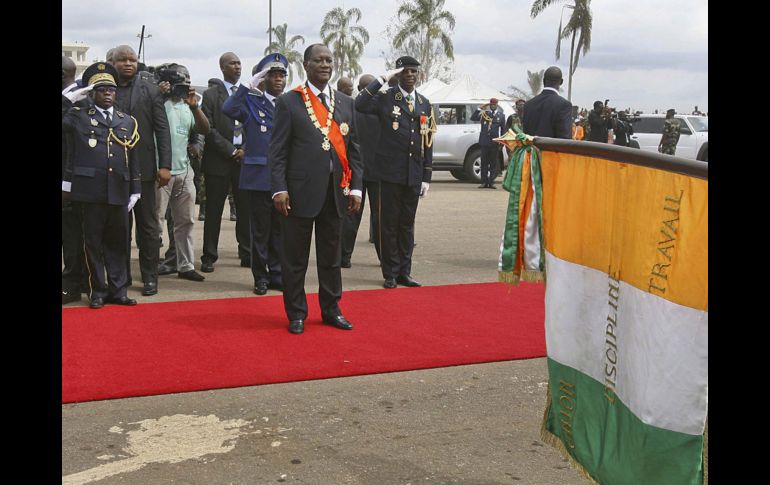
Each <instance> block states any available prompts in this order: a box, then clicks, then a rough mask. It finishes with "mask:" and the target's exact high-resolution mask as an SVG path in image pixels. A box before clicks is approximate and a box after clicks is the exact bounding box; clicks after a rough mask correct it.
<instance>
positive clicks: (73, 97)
mask: <svg viewBox="0 0 770 485" xmlns="http://www.w3.org/2000/svg"><path fill="white" fill-rule="evenodd" d="M92 89H94V85H93V84H91V85H89V86H86V87H84V88H80V89H76V90H74V91H70V92H69V93H66V94H64V97H66V98H67V99H69V100H70V101H71V102H72V104H75V103H77V102H78V101H80V100H82V99H86V96H88V92H89V91H91V90H92Z"/></svg>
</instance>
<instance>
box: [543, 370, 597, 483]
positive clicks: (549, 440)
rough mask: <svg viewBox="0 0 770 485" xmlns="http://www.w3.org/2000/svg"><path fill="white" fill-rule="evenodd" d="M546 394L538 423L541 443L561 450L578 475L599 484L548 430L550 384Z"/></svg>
mask: <svg viewBox="0 0 770 485" xmlns="http://www.w3.org/2000/svg"><path fill="white" fill-rule="evenodd" d="M546 389H547V394H546V404H545V412H544V413H543V422H542V423H540V439H541V440H543V443H545V444H547V445H551V446H552V447H554V448H556V449H557V450H558V451H559V452H561V454H562V456H564V458H566V459H567V461H569V464H570V465H572V468H574V469H575V470H576V471H577V472H578V474H580V476H582V477H583V478H585V479H586V480H588V481H589V482H591V483H592V484H593V485H600V483H599V482H597V481H596V480H594V478H593V477H592V476H591V475H590V474H589V473H588V470H586V469H585V467H584V466H583V465H581V464H580V463H578V461H577V460H575V458H573V456H572V455H571V454H570V453H569V451H567V447H566V446H564V443H563V442H562V441H561V439H560V438H559V437H558V436H556V435H555V434H553V433H551V432H550V431H549V430H548V414H549V413H550V412H551V386H550V384H549V385H548V386H546Z"/></svg>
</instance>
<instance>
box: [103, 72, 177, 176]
mask: <svg viewBox="0 0 770 485" xmlns="http://www.w3.org/2000/svg"><path fill="white" fill-rule="evenodd" d="M118 93H121V89H120V88H118ZM119 101H120V102H119V103H117V106H116V107H117V108H118V109H120V110H121V111H124V112H125V113H127V114H130V115H131V116H133V117H134V118H135V119H136V122H137V124H138V125H139V136H140V138H139V143H137V145H136V147H134V151H135V152H136V157H137V159H138V160H139V170H140V171H141V174H142V181H144V182H149V181H151V180H155V174H156V172H157V169H158V168H168V169H169V170H170V169H171V133H170V132H169V128H168V118H167V117H166V108H165V107H164V106H163V102H164V101H163V95H162V94H161V92H160V89H159V88H158V86H156V85H154V84H152V83H150V82H148V81H145V80H144V79H140V78H139V77H138V76H137V77H135V78H134V79H133V80H132V81H131V90H130V93H129V99H128V100H125V99H123V98H122V95H121V99H120V100H119ZM156 154H157V162H156Z"/></svg>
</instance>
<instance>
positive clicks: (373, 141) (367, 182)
mask: <svg viewBox="0 0 770 485" xmlns="http://www.w3.org/2000/svg"><path fill="white" fill-rule="evenodd" d="M372 81H374V76H372V75H371V74H364V75H363V76H361V79H359V80H358V91H359V92H361V91H363V90H364V88H366V86H368V85H369V84H370V83H371V82H372ZM338 85H339V84H338ZM355 116H356V130H357V136H358V144H359V147H360V150H361V161H362V162H363V164H364V190H363V192H362V194H361V210H359V211H358V212H355V213H353V214H347V215H345V218H344V219H343V221H342V262H341V266H342V267H343V268H350V266H351V263H350V258H351V257H352V256H353V249H354V248H355V245H356V236H357V235H358V227H359V226H360V225H361V215H362V214H363V212H364V204H365V203H366V194H367V192H368V193H369V212H370V217H369V224H370V227H371V228H373V232H372V233H371V234H372V238H373V239H374V249H375V250H376V251H377V259H380V232H379V225H380V218H379V207H380V206H379V198H380V191H379V186H380V177H379V175H378V173H379V170H378V169H377V158H376V157H375V153H376V152H377V143H378V142H379V140H380V119H379V118H378V117H377V115H375V114H367V113H360V112H358V111H356V114H355Z"/></svg>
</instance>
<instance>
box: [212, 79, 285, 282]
mask: <svg viewBox="0 0 770 485" xmlns="http://www.w3.org/2000/svg"><path fill="white" fill-rule="evenodd" d="M273 110H274V107H273V103H272V102H271V101H270V100H269V99H267V97H265V96H264V95H259V96H258V95H255V94H250V93H249V88H247V87H246V86H245V85H243V84H241V85H240V87H239V88H238V90H237V91H236V92H235V94H233V95H232V96H230V97H229V98H227V100H225V103H224V104H223V105H222V113H224V114H225V115H226V116H228V117H230V118H232V119H234V120H238V121H239V122H240V123H242V124H243V130H244V139H245V140H246V141H245V143H244V145H243V149H244V157H243V161H242V162H241V173H240V182H239V186H238V188H239V189H241V190H242V191H244V192H243V193H244V194H246V195H247V197H248V200H249V205H248V220H249V233H250V235H251V272H252V274H253V275H254V286H257V284H258V283H259V282H260V281H261V282H265V283H267V284H268V286H269V287H271V288H275V289H281V288H282V287H283V280H282V278H281V220H280V214H279V213H278V211H277V210H276V209H275V207H273V199H272V192H270V166H269V165H268V162H267V153H268V151H269V149H270V137H271V136H272V131H273Z"/></svg>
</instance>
